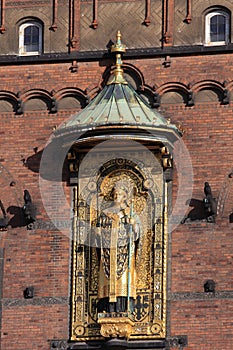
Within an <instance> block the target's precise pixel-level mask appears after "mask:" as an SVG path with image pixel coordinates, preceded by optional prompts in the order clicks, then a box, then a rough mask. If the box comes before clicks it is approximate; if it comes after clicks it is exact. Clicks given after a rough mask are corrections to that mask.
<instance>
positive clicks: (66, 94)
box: [53, 88, 92, 110]
mask: <svg viewBox="0 0 233 350" xmlns="http://www.w3.org/2000/svg"><path fill="white" fill-rule="evenodd" d="M90 95H92V91H90V93H89V94H88V95H87V93H86V92H84V91H82V90H81V89H78V88H64V89H61V90H59V91H57V92H56V93H55V94H54V95H53V97H54V99H55V100H56V101H57V105H58V110H60V109H62V108H72V109H73V108H74V109H75V108H84V107H85V106H86V105H87V103H88V101H89V99H90V98H91V97H90Z"/></svg>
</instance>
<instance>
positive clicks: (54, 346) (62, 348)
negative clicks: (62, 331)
mask: <svg viewBox="0 0 233 350" xmlns="http://www.w3.org/2000/svg"><path fill="white" fill-rule="evenodd" d="M67 346H68V345H67V341H66V340H60V339H59V340H50V350H66V349H67Z"/></svg>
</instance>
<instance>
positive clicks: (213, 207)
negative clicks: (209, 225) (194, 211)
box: [203, 182, 217, 222]
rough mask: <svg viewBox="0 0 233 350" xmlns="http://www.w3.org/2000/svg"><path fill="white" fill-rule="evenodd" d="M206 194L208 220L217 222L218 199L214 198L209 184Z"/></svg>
mask: <svg viewBox="0 0 233 350" xmlns="http://www.w3.org/2000/svg"><path fill="white" fill-rule="evenodd" d="M204 193H205V196H206V197H205V198H204V199H203V202H204V207H205V211H206V220H207V221H208V222H215V217H216V215H217V203H216V199H215V198H213V195H212V191H211V187H210V185H209V183H208V182H205V186H204Z"/></svg>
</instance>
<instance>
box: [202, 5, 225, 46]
mask: <svg viewBox="0 0 233 350" xmlns="http://www.w3.org/2000/svg"><path fill="white" fill-rule="evenodd" d="M215 16H224V17H225V18H226V25H225V40H222V41H211V37H210V20H211V18H213V17H215ZM229 42H230V14H229V12H228V11H226V10H223V9H213V10H211V11H209V12H208V13H206V15H205V45H206V46H216V45H227V44H228V43H229Z"/></svg>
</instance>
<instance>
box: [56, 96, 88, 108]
mask: <svg viewBox="0 0 233 350" xmlns="http://www.w3.org/2000/svg"><path fill="white" fill-rule="evenodd" d="M82 105H83V103H82V101H80V99H79V98H78V97H77V96H65V97H63V98H62V99H61V100H59V101H58V102H57V108H58V110H62V109H75V110H79V109H81V108H82Z"/></svg>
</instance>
